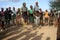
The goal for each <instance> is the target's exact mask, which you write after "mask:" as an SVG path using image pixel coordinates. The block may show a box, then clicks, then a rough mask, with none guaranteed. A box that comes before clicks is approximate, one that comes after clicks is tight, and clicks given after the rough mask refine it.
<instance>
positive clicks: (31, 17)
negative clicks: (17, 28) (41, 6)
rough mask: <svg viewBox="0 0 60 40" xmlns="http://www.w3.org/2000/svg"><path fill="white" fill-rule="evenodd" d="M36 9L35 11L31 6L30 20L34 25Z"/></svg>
mask: <svg viewBox="0 0 60 40" xmlns="http://www.w3.org/2000/svg"><path fill="white" fill-rule="evenodd" d="M33 14H34V9H33V6H32V5H30V10H29V20H30V23H31V24H32V25H33V23H34V16H33Z"/></svg>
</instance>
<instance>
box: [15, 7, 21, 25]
mask: <svg viewBox="0 0 60 40" xmlns="http://www.w3.org/2000/svg"><path fill="white" fill-rule="evenodd" d="M20 20H21V12H20V8H18V10H17V14H16V25H19V24H20Z"/></svg>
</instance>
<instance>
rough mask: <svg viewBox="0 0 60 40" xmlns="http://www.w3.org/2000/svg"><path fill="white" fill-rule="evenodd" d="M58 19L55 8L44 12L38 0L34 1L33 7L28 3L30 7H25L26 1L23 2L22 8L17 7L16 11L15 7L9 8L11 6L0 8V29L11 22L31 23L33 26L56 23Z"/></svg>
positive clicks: (16, 23)
mask: <svg viewBox="0 0 60 40" xmlns="http://www.w3.org/2000/svg"><path fill="white" fill-rule="evenodd" d="M57 19H58V12H57V11H56V10H50V12H48V10H46V11H45V12H43V11H42V9H41V8H39V5H38V2H36V3H35V6H34V8H33V6H32V5H30V9H29V10H28V8H27V7H26V3H23V6H22V8H21V9H20V8H18V9H17V11H16V10H15V7H13V10H11V7H9V8H6V10H5V11H4V8H1V11H0V27H1V29H5V25H8V26H10V25H11V23H12V24H13V25H17V26H18V25H23V26H24V25H28V24H31V25H33V27H35V26H40V25H41V26H43V25H53V24H54V25H56V24H57Z"/></svg>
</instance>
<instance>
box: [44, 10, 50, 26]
mask: <svg viewBox="0 0 60 40" xmlns="http://www.w3.org/2000/svg"><path fill="white" fill-rule="evenodd" d="M44 17H45V23H46V25H47V24H48V19H49V13H48V10H46V12H45V13H44Z"/></svg>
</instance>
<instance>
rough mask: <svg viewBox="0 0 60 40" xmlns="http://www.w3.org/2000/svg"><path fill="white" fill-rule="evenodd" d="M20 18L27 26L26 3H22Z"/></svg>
mask: <svg viewBox="0 0 60 40" xmlns="http://www.w3.org/2000/svg"><path fill="white" fill-rule="evenodd" d="M22 17H23V19H24V22H25V23H26V24H27V23H28V9H27V7H26V3H23V7H22Z"/></svg>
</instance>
